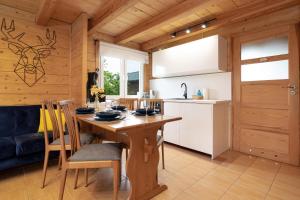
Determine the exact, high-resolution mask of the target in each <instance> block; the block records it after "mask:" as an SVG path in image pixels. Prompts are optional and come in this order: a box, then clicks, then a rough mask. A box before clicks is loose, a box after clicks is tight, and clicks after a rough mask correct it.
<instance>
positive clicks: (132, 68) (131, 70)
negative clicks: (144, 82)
mask: <svg viewBox="0 0 300 200" xmlns="http://www.w3.org/2000/svg"><path fill="white" fill-rule="evenodd" d="M126 67H127V70H126V71H127V95H137V92H138V91H139V86H140V69H141V63H139V62H137V61H133V60H127V63H126Z"/></svg>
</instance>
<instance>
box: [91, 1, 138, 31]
mask: <svg viewBox="0 0 300 200" xmlns="http://www.w3.org/2000/svg"><path fill="white" fill-rule="evenodd" d="M138 1H139V0H109V2H108V3H107V4H106V6H103V7H101V8H100V9H99V10H98V11H97V14H96V15H95V16H94V17H93V18H92V19H91V20H90V23H89V35H92V34H94V33H96V32H97V30H98V29H100V27H102V26H104V25H105V24H107V23H109V22H111V21H112V20H114V19H115V18H117V17H118V16H119V15H121V14H122V13H123V12H125V11H126V10H127V9H128V8H130V7H132V6H134V5H135V4H136V3H137V2H138Z"/></svg>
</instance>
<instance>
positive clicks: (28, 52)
mask: <svg viewBox="0 0 300 200" xmlns="http://www.w3.org/2000/svg"><path fill="white" fill-rule="evenodd" d="M14 31H15V23H14V20H12V21H11V23H10V26H9V27H8V26H7V24H6V22H5V18H3V20H2V24H1V32H2V34H3V37H2V38H1V39H2V40H3V41H6V42H7V43H8V48H9V49H10V50H11V51H12V52H13V53H14V54H16V55H18V56H19V58H18V63H17V64H16V65H15V69H14V72H15V73H16V74H17V75H18V76H19V77H20V78H21V79H22V80H23V81H24V82H25V83H26V84H27V85H28V86H29V87H31V86H33V85H34V84H36V83H37V82H38V81H39V80H40V79H41V78H42V77H43V76H44V75H45V70H44V68H43V64H42V59H44V58H46V57H48V56H49V55H50V53H51V49H55V48H54V44H55V43H56V35H55V31H53V34H52V35H51V34H50V31H49V29H47V31H46V39H47V41H46V42H45V41H44V40H43V39H42V38H41V37H40V36H37V37H38V39H39V41H40V43H41V44H39V45H34V46H32V45H29V44H27V43H25V42H23V41H21V39H22V37H23V36H24V35H25V32H23V33H20V34H18V35H17V36H15V37H14V36H13V35H12V32H14Z"/></svg>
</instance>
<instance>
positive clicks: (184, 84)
mask: <svg viewBox="0 0 300 200" xmlns="http://www.w3.org/2000/svg"><path fill="white" fill-rule="evenodd" d="M182 86H184V93H183V96H184V98H185V99H187V86H186V83H181V88H182Z"/></svg>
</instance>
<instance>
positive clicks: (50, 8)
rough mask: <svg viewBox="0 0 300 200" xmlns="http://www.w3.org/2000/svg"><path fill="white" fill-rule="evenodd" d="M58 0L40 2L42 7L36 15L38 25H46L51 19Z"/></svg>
mask: <svg viewBox="0 0 300 200" xmlns="http://www.w3.org/2000/svg"><path fill="white" fill-rule="evenodd" d="M57 1H58V0H42V1H41V3H40V8H39V10H38V12H37V15H36V19H35V20H36V23H37V24H38V25H42V26H45V25H47V23H48V21H49V20H50V18H51V16H52V14H53V12H54V10H55V8H56V6H57Z"/></svg>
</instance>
